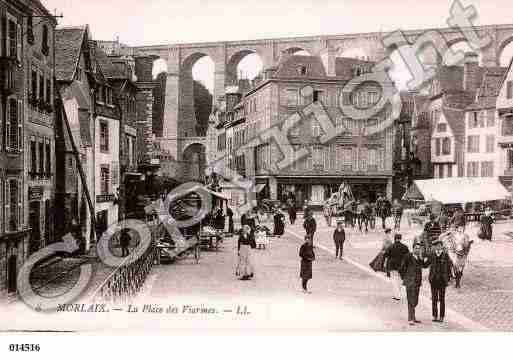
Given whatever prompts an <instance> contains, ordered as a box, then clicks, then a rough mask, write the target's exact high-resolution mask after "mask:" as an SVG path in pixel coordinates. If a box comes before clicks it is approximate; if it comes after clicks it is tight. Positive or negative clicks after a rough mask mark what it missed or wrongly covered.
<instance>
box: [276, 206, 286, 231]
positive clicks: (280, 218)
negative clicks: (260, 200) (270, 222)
mask: <svg viewBox="0 0 513 359" xmlns="http://www.w3.org/2000/svg"><path fill="white" fill-rule="evenodd" d="M284 219H285V215H284V214H283V213H282V212H281V210H280V209H279V208H276V210H275V212H274V235H275V236H282V235H283V233H285V220H284Z"/></svg>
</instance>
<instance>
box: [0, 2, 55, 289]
mask: <svg viewBox="0 0 513 359" xmlns="http://www.w3.org/2000/svg"><path fill="white" fill-rule="evenodd" d="M55 26H56V21H55V19H54V17H53V16H52V15H51V14H50V13H49V12H48V11H47V10H46V9H45V7H44V6H43V5H42V4H41V3H40V2H39V1H36V0H33V1H31V0H13V1H4V0H2V1H0V125H1V126H0V128H1V136H0V145H1V148H0V201H1V203H0V293H4V292H12V293H15V292H16V276H17V273H18V270H19V268H20V267H21V265H22V263H23V262H24V261H25V259H26V258H27V256H28V255H29V254H30V253H32V252H34V251H36V250H37V249H39V248H41V247H42V246H44V245H46V244H47V243H48V242H49V241H50V238H51V233H52V225H51V221H52V219H51V217H52V216H51V212H52V211H51V210H52V202H53V176H52V173H53V171H54V168H53V166H54V163H53V161H52V159H53V156H54V149H53V148H54V147H53V146H54V128H53V122H54V120H53V118H54V117H53V116H54V115H53V66H54V56H53V31H54V28H55Z"/></svg>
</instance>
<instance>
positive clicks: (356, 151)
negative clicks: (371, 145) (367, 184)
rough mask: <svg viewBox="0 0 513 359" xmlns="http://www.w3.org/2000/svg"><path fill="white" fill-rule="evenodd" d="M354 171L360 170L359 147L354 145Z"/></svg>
mask: <svg viewBox="0 0 513 359" xmlns="http://www.w3.org/2000/svg"><path fill="white" fill-rule="evenodd" d="M352 155H353V156H352V157H353V171H358V147H353V154H352Z"/></svg>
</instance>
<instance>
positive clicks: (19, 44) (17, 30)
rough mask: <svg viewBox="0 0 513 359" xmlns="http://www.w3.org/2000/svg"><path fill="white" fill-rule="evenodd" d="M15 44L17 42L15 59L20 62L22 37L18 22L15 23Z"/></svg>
mask: <svg viewBox="0 0 513 359" xmlns="http://www.w3.org/2000/svg"><path fill="white" fill-rule="evenodd" d="M16 44H17V49H16V59H17V60H18V62H20V63H21V59H22V53H21V51H22V44H23V41H22V37H21V25H20V24H17V25H16Z"/></svg>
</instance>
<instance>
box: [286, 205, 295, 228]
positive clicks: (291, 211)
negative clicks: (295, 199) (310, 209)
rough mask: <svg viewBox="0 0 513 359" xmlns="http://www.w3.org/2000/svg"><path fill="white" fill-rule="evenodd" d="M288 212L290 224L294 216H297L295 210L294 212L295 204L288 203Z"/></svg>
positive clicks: (293, 221)
mask: <svg viewBox="0 0 513 359" xmlns="http://www.w3.org/2000/svg"><path fill="white" fill-rule="evenodd" d="M288 212H289V220H290V224H294V223H295V222H296V218H297V212H296V206H295V204H292V203H291V204H290V205H289V209H288Z"/></svg>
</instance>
